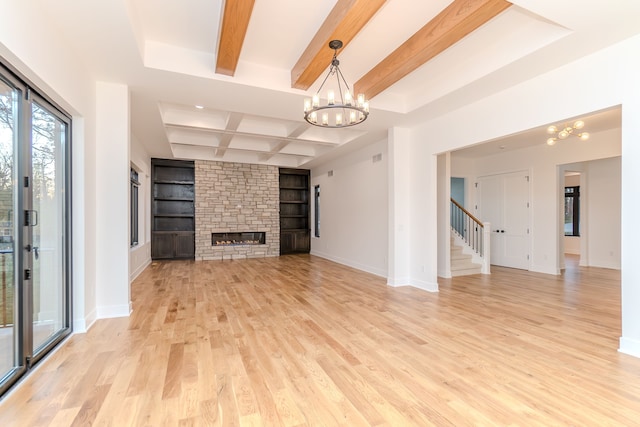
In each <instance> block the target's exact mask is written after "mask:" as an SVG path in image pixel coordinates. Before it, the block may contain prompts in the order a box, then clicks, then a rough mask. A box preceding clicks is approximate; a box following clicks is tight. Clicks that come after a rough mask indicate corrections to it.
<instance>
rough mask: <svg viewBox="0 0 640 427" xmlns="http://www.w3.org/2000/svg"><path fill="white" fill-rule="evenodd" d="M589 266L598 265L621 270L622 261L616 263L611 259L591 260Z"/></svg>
mask: <svg viewBox="0 0 640 427" xmlns="http://www.w3.org/2000/svg"><path fill="white" fill-rule="evenodd" d="M588 266H589V267H598V268H610V269H612V270H620V263H616V262H615V261H610V260H606V259H601V260H598V259H596V260H594V259H591V260H589V265H588Z"/></svg>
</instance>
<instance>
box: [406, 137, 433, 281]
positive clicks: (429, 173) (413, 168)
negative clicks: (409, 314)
mask: <svg viewBox="0 0 640 427" xmlns="http://www.w3.org/2000/svg"><path fill="white" fill-rule="evenodd" d="M410 135H411V144H410V167H409V169H410V176H411V177H410V182H411V187H410V190H411V192H410V194H409V199H410V201H411V204H410V211H411V213H410V219H411V227H410V230H409V247H410V254H411V256H410V265H409V271H410V278H411V279H410V283H409V284H410V285H412V286H415V287H417V288H420V289H424V290H427V291H431V292H436V291H437V290H438V261H437V260H438V209H437V203H438V197H437V195H438V191H437V184H438V156H437V154H436V153H434V152H433V151H432V150H431V144H432V143H433V139H432V138H431V137H430V136H428V135H427V136H423V137H418V136H417V135H416V133H415V132H414V131H412V132H411V134H410ZM416 141H419V142H418V143H416Z"/></svg>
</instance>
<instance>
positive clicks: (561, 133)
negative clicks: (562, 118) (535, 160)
mask: <svg viewBox="0 0 640 427" xmlns="http://www.w3.org/2000/svg"><path fill="white" fill-rule="evenodd" d="M583 127H584V122H583V121H582V120H577V121H576V122H575V123H574V124H573V126H569V125H567V124H565V125H564V128H562V129H558V127H556V126H554V125H551V126H549V127H548V128H547V133H548V134H550V135H553V136H552V137H551V138H549V139H547V145H555V143H556V141H557V140H559V139H567V138H569V137H570V136H577V137H578V138H580V139H581V140H583V141H586V140H587V139H589V132H580V133H574V132H575V131H579V130H580V129H582V128H583Z"/></svg>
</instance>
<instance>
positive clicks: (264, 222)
mask: <svg viewBox="0 0 640 427" xmlns="http://www.w3.org/2000/svg"><path fill="white" fill-rule="evenodd" d="M195 182H196V185H195V193H196V194H195V199H196V203H195V218H196V252H195V259H196V260H223V259H224V260H226V259H242V258H259V257H268V256H278V255H279V254H280V213H279V204H280V194H279V185H278V182H279V169H278V167H277V166H267V165H252V164H245V163H230V162H215V161H204V160H196V162H195ZM256 233H262V236H260V235H258V234H256ZM214 235H217V236H218V240H217V241H218V242H224V243H219V244H216V243H215V242H216V239H215V238H214ZM256 240H257V241H258V243H255V241H256ZM227 242H229V243H227Z"/></svg>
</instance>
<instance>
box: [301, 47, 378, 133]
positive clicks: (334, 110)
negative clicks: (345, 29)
mask: <svg viewBox="0 0 640 427" xmlns="http://www.w3.org/2000/svg"><path fill="white" fill-rule="evenodd" d="M329 47H330V48H331V49H333V50H334V52H333V59H332V60H331V67H330V68H329V73H328V74H327V76H326V77H325V78H324V80H323V81H322V84H321V85H320V88H319V89H318V91H317V92H316V94H315V95H313V98H311V99H309V98H307V99H305V100H304V119H305V120H306V121H307V122H308V123H310V124H312V125H314V126H319V127H328V128H340V127H348V126H354V125H357V124H359V123H362V122H364V121H365V120H367V117H368V116H369V102H368V101H367V100H366V99H365V97H364V94H358V96H357V97H356V98H355V99H354V98H353V94H352V93H351V92H350V90H349V85H348V84H347V81H346V80H345V78H344V76H343V75H342V72H341V71H340V61H338V49H340V48H342V41H340V40H332V41H330V42H329ZM332 76H333V77H335V80H336V83H335V88H334V89H330V90H329V91H328V92H327V103H326V104H324V105H321V104H320V91H321V90H322V88H323V87H324V84H325V83H326V82H327V80H329V77H332ZM330 81H331V80H330ZM336 88H337V94H336V91H335V89H336Z"/></svg>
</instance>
